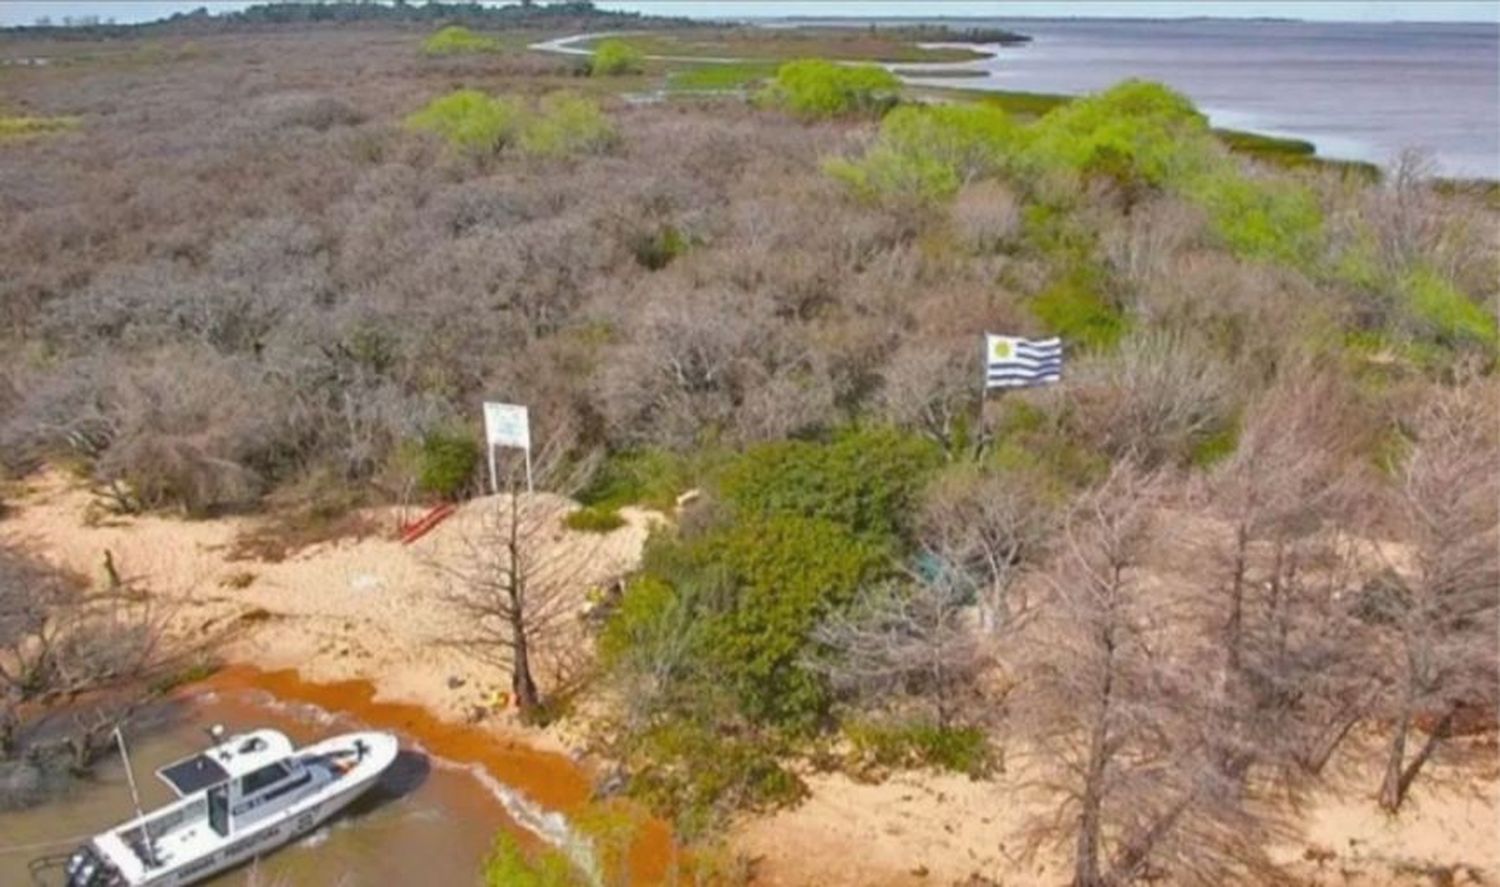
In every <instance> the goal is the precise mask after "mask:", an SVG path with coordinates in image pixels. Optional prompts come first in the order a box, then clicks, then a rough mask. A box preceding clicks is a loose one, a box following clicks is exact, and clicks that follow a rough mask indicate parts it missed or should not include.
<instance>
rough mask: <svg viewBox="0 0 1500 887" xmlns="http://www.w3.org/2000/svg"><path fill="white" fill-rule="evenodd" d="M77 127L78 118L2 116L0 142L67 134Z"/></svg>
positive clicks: (0, 120)
mask: <svg viewBox="0 0 1500 887" xmlns="http://www.w3.org/2000/svg"><path fill="white" fill-rule="evenodd" d="M77 127H78V118H77V117H9V116H5V115H0V141H4V140H6V139H22V138H26V137H28V136H40V135H48V134H50V133H57V132H67V131H68V130H70V129H76V128H77Z"/></svg>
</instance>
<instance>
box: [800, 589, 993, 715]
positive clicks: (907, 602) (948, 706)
mask: <svg viewBox="0 0 1500 887" xmlns="http://www.w3.org/2000/svg"><path fill="white" fill-rule="evenodd" d="M973 591H974V589H973V588H972V587H971V586H970V585H969V583H968V581H967V579H966V577H964V576H963V575H962V574H960V573H959V572H958V571H956V570H953V569H951V568H944V567H936V568H931V569H927V570H926V571H925V572H924V571H923V570H921V569H919V570H915V571H913V572H912V573H910V574H909V575H908V576H907V577H906V580H905V581H900V582H888V583H883V584H880V585H875V586H871V587H869V588H866V589H864V590H862V591H861V593H860V595H859V597H858V598H856V600H855V602H854V603H853V605H851V606H850V607H849V608H848V609H847V610H843V611H839V612H836V613H834V614H831V615H830V616H829V617H828V618H827V619H826V620H825V621H824V622H823V623H822V624H821V625H819V626H818V628H817V629H816V630H815V631H814V633H813V637H814V640H815V641H817V643H818V644H819V645H820V646H821V647H822V648H823V649H822V651H820V654H819V655H818V656H817V657H816V659H815V660H814V661H813V662H812V663H810V664H811V665H812V667H813V668H814V669H815V670H817V671H819V672H821V673H823V674H825V675H827V676H828V679H829V682H830V683H831V684H832V686H833V688H834V689H835V690H837V691H839V692H842V693H846V694H849V695H851V696H852V697H853V698H855V699H856V700H858V701H860V702H861V703H864V704H866V705H868V704H870V703H872V702H874V703H876V704H882V705H885V706H890V705H891V704H892V703H893V702H896V701H899V700H906V701H908V702H910V701H916V702H917V703H918V704H919V705H922V706H930V708H931V717H932V720H933V722H934V723H936V724H937V725H938V726H941V727H948V726H952V725H953V724H954V723H955V721H956V719H957V717H958V716H959V715H960V713H961V710H962V708H963V707H964V705H965V703H966V702H967V701H969V700H970V699H971V698H972V690H973V684H974V680H975V678H976V677H977V676H978V674H979V672H980V671H981V670H982V669H983V667H984V665H985V662H986V661H987V653H986V646H987V645H986V644H984V643H983V640H982V639H981V637H980V636H979V635H978V634H976V633H975V631H974V627H973V626H972V625H971V624H970V619H969V614H970V613H971V612H972V608H971V607H970V606H969V604H968V601H969V599H970V598H971V597H972V596H973Z"/></svg>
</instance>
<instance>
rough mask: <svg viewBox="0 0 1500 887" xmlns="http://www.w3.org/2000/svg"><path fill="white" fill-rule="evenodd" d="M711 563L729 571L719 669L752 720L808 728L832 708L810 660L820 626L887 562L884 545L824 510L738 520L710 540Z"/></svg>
mask: <svg viewBox="0 0 1500 887" xmlns="http://www.w3.org/2000/svg"><path fill="white" fill-rule="evenodd" d="M694 555H695V556H696V557H697V558H698V559H699V567H700V569H704V570H723V571H724V572H725V574H727V579H728V582H727V588H726V589H725V590H726V592H727V598H726V599H724V600H722V601H721V607H722V609H721V612H720V613H718V614H717V615H716V617H714V618H713V620H712V621H711V622H710V624H709V626H708V629H707V637H708V641H707V643H708V649H709V655H710V656H711V658H712V661H713V662H714V663H715V664H716V665H717V673H718V674H719V675H721V676H722V679H723V681H724V683H725V685H726V686H728V687H730V688H732V690H733V692H734V693H735V695H736V696H737V697H738V699H739V703H740V708H741V711H743V712H744V713H745V714H746V715H747V716H749V717H750V718H751V719H752V720H754V721H759V722H765V723H773V724H778V725H783V726H786V727H789V728H792V729H797V730H801V729H807V728H809V727H811V726H812V725H813V724H814V723H815V722H816V720H817V719H818V718H820V717H821V716H822V715H823V713H824V712H825V711H826V710H827V705H828V695H827V691H826V688H825V686H824V682H823V680H822V679H821V678H820V677H819V676H818V675H816V674H814V673H813V672H811V671H809V670H807V669H806V668H804V666H803V662H802V660H803V657H804V653H805V651H806V649H807V646H808V643H809V635H810V634H811V632H812V630H813V628H814V627H815V626H816V625H817V624H818V622H819V621H821V620H822V619H823V617H825V616H826V615H828V614H829V613H830V612H832V611H834V610H835V609H838V608H840V607H843V606H844V605H846V604H848V602H849V601H850V600H852V599H853V597H854V593H855V591H856V590H857V589H858V588H859V587H860V586H861V585H862V584H864V583H866V582H870V581H873V580H875V579H876V578H878V577H879V576H880V575H881V574H882V573H883V572H885V571H886V570H887V569H888V563H889V560H888V558H889V555H888V554H887V552H886V551H885V549H884V548H883V547H881V546H879V545H876V544H873V543H871V542H869V541H866V540H863V539H861V538H859V537H856V536H854V535H852V534H851V533H850V532H849V531H848V530H847V529H845V528H844V527H842V526H840V525H838V524H835V523H832V522H830V521H827V520H823V519H819V518H808V517H800V516H794V515H791V514H780V515H774V516H768V517H756V518H751V519H749V520H745V521H741V522H739V523H737V524H735V525H733V526H732V527H730V528H729V529H727V530H724V531H722V532H719V533H716V534H714V535H712V536H710V537H709V538H707V539H705V540H703V541H702V542H701V543H699V545H698V546H697V547H696V550H695V552H694Z"/></svg>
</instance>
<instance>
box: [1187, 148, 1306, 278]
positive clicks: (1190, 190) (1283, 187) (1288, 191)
mask: <svg viewBox="0 0 1500 887" xmlns="http://www.w3.org/2000/svg"><path fill="white" fill-rule="evenodd" d="M1185 191H1186V196H1187V197H1188V199H1189V200H1191V201H1192V202H1194V203H1196V204H1197V205H1198V206H1201V207H1203V208H1204V209H1205V210H1207V211H1208V217H1209V221H1210V222H1211V223H1212V224H1213V228H1214V231H1215V232H1216V233H1217V234H1218V235H1219V237H1220V238H1221V239H1222V240H1223V241H1224V244H1225V246H1227V247H1229V249H1230V250H1231V251H1232V252H1234V253H1235V254H1236V255H1239V256H1242V257H1244V258H1247V259H1260V260H1265V261H1273V262H1280V263H1282V264H1285V265H1291V266H1293V267H1305V266H1308V265H1310V264H1312V262H1314V261H1315V260H1316V259H1317V257H1318V255H1319V254H1320V252H1321V250H1322V236H1323V234H1322V232H1323V213H1322V211H1321V210H1320V209H1319V208H1318V202H1317V200H1316V198H1314V196H1313V194H1312V192H1311V191H1309V190H1308V189H1307V188H1304V187H1302V186H1300V185H1297V184H1294V183H1290V182H1284V181H1267V180H1260V179H1249V178H1246V177H1245V176H1244V174H1242V173H1240V172H1239V171H1238V170H1235V169H1233V168H1229V167H1226V168H1223V169H1221V170H1218V171H1216V172H1213V173H1203V174H1201V175H1199V176H1197V177H1196V178H1195V179H1193V180H1192V181H1191V182H1189V183H1188V184H1187V185H1186V188H1185Z"/></svg>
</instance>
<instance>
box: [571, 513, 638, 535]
mask: <svg viewBox="0 0 1500 887" xmlns="http://www.w3.org/2000/svg"><path fill="white" fill-rule="evenodd" d="M563 523H564V524H566V525H567V527H568V529H570V530H578V531H579V532H583V533H608V532H611V531H613V530H618V529H619V528H621V527H623V526H625V518H623V517H621V516H620V513H619V512H618V511H615V510H614V509H612V508H580V509H578V510H577V511H573V512H570V513H569V514H568V516H567V517H565V518H563Z"/></svg>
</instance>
